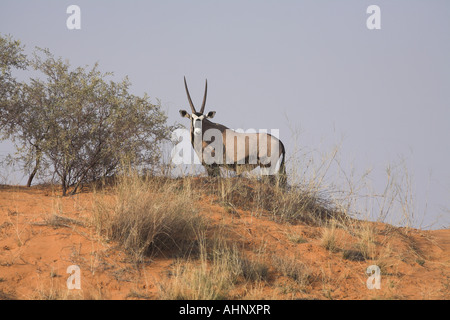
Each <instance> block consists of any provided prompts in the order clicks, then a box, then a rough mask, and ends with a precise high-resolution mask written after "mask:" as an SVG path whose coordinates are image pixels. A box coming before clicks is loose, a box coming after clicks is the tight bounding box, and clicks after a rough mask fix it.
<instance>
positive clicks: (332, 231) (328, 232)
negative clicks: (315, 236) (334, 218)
mask: <svg viewBox="0 0 450 320" xmlns="http://www.w3.org/2000/svg"><path fill="white" fill-rule="evenodd" d="M320 244H321V246H322V247H324V248H325V249H327V250H328V251H330V252H336V251H337V250H338V244H337V236H336V224H335V223H334V222H332V223H331V224H330V225H329V226H325V227H324V228H323V231H322V237H321V239H320Z"/></svg>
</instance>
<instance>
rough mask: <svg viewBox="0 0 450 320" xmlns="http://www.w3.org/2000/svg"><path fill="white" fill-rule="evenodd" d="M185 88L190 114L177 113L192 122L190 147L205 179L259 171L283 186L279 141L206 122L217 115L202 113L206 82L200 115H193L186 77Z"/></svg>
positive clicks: (192, 105) (281, 149) (268, 136)
mask: <svg viewBox="0 0 450 320" xmlns="http://www.w3.org/2000/svg"><path fill="white" fill-rule="evenodd" d="M184 86H185V89H186V94H187V98H188V100H189V104H190V106H191V111H192V114H189V113H188V112H187V111H186V110H180V114H181V116H182V117H185V118H188V119H190V120H191V129H190V137H191V143H192V146H193V148H194V150H195V152H196V154H197V156H198V157H199V159H200V160H201V164H202V165H203V166H204V167H205V169H206V172H207V174H208V176H219V175H220V167H223V168H224V169H227V170H232V171H235V172H236V173H237V174H238V175H241V174H242V173H243V172H246V171H251V170H253V169H255V168H257V167H260V168H261V173H262V175H265V176H269V179H270V181H271V182H272V183H276V184H277V185H278V186H283V187H284V186H285V185H286V178H287V177H286V167H285V148H284V145H283V143H282V142H281V141H280V140H279V139H278V138H276V137H275V136H273V135H271V134H268V133H266V132H256V131H255V132H237V131H235V130H232V129H229V128H228V127H226V126H224V125H222V124H219V123H214V122H211V121H210V120H209V119H212V118H213V117H214V116H215V114H216V112H215V111H210V112H208V113H207V114H205V113H204V112H205V105H206V96H207V92H208V81H207V80H206V84H205V93H204V96H203V102H202V106H201V108H200V112H197V111H196V109H195V106H194V104H193V102H192V99H191V95H190V94H189V89H188V86H187V83H186V77H185V78H184Z"/></svg>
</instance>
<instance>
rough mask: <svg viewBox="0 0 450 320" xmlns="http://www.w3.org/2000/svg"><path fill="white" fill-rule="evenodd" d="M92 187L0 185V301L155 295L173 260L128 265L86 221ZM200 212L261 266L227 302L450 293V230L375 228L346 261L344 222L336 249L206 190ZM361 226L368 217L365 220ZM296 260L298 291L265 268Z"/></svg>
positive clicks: (349, 238)
mask: <svg viewBox="0 0 450 320" xmlns="http://www.w3.org/2000/svg"><path fill="white" fill-rule="evenodd" d="M92 197H93V195H92V193H89V192H85V193H81V194H78V195H76V196H71V197H64V198H61V197H60V196H59V194H58V193H57V192H54V191H52V189H51V188H43V187H36V188H31V189H27V188H24V187H8V186H0V299H136V298H137V299H158V298H159V291H158V284H160V283H164V282H167V281H168V277H169V273H168V270H170V267H171V266H172V265H173V263H174V262H175V260H176V258H175V257H172V256H171V255H170V254H167V255H161V254H160V255H158V256H156V257H153V258H152V260H151V261H150V260H149V261H148V263H146V264H143V265H142V264H141V265H139V266H136V265H135V264H133V263H132V262H131V260H130V259H129V257H128V256H127V255H126V254H125V253H124V252H123V251H122V250H120V248H119V247H118V246H117V244H116V243H113V242H106V241H104V239H103V240H102V238H101V237H100V236H99V235H98V234H97V232H96V230H95V228H94V227H93V226H92V224H91V223H90V222H89V221H90V217H91V215H92ZM198 208H199V210H201V212H202V214H204V215H206V216H208V217H210V218H211V219H212V220H211V221H212V223H213V224H215V225H216V226H217V228H219V227H220V229H221V230H226V234H227V235H229V236H231V237H232V238H233V241H235V242H236V243H237V244H238V246H239V247H241V248H243V250H246V252H248V254H249V256H251V255H256V254H259V256H260V257H262V258H261V259H262V260H261V261H265V263H266V264H267V265H268V266H269V277H268V278H267V279H266V280H265V281H264V282H262V283H258V284H255V283H248V282H242V283H241V284H240V285H239V286H237V288H236V289H235V290H234V291H233V292H231V293H230V296H229V298H233V299H241V298H242V299H449V298H450V230H448V229H446V230H436V231H423V230H404V229H399V228H394V227H392V226H389V225H384V224H375V223H372V224H370V225H371V226H372V227H373V228H374V230H376V240H375V246H376V248H375V249H376V252H377V257H376V258H375V259H366V260H364V259H349V258H345V253H346V252H350V251H348V250H353V249H354V248H355V243H356V240H355V236H354V235H352V234H351V230H350V229H339V228H338V229H337V230H336V236H337V248H336V250H335V251H334V252H331V251H329V250H327V249H325V248H324V247H323V246H322V245H321V237H322V233H323V230H322V229H321V228H319V227H313V226H306V225H302V224H298V225H290V224H281V223H276V222H273V221H271V220H270V219H268V218H265V217H255V216H252V214H251V212H248V211H243V210H239V209H237V210H234V209H233V210H229V208H228V209H227V208H224V207H222V206H220V205H219V204H217V203H216V202H215V201H214V199H213V198H212V197H204V198H203V200H202V201H201V202H199V203H198ZM368 224H369V223H368ZM275 256H276V257H283V258H286V259H287V258H292V259H296V260H301V261H302V263H304V264H305V265H306V266H307V267H308V270H309V274H310V276H311V279H312V280H311V282H310V283H308V285H306V286H304V287H302V288H301V289H299V288H298V287H296V285H295V283H294V282H293V281H292V279H290V278H289V277H286V276H283V275H282V274H280V272H279V271H277V270H276V269H275V268H273V267H272V266H271V263H272V262H271V261H273V257H275ZM70 265H79V266H80V268H81V285H82V288H81V290H76V289H75V290H68V289H67V287H66V281H67V278H68V277H69V274H67V273H66V270H67V267H68V266H70ZM370 265H379V266H380V267H381V270H382V275H381V289H379V290H376V289H373V290H369V289H368V288H367V286H366V281H367V277H368V276H367V274H366V273H365V271H366V268H367V267H368V266H370Z"/></svg>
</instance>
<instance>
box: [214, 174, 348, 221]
mask: <svg viewBox="0 0 450 320" xmlns="http://www.w3.org/2000/svg"><path fill="white" fill-rule="evenodd" d="M211 189H212V192H213V193H215V194H216V195H217V196H218V198H219V202H220V203H221V204H222V205H224V206H225V207H226V208H229V207H232V208H233V209H235V208H241V209H243V210H251V211H253V212H254V213H255V214H257V215H268V216H269V217H270V218H272V219H273V220H274V221H277V222H280V223H296V222H304V223H310V224H320V222H322V221H326V220H328V219H329V218H331V217H336V216H338V215H340V213H338V212H337V210H335V209H334V206H333V201H332V200H330V199H328V197H327V196H326V194H325V193H324V192H323V191H320V190H318V189H317V188H315V187H313V186H301V185H299V184H296V185H291V186H290V187H289V188H279V187H277V186H272V185H270V184H269V183H267V182H264V181H257V180H256V179H246V178H226V179H224V178H218V179H217V184H216V185H211V186H210V190H211Z"/></svg>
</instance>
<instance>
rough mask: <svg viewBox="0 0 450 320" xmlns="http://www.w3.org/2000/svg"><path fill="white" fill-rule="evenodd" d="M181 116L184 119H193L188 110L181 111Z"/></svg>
mask: <svg viewBox="0 0 450 320" xmlns="http://www.w3.org/2000/svg"><path fill="white" fill-rule="evenodd" d="M180 115H181V116H182V117H183V118H188V119H190V118H191V115H190V114H189V113H187V111H186V110H180Z"/></svg>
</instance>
